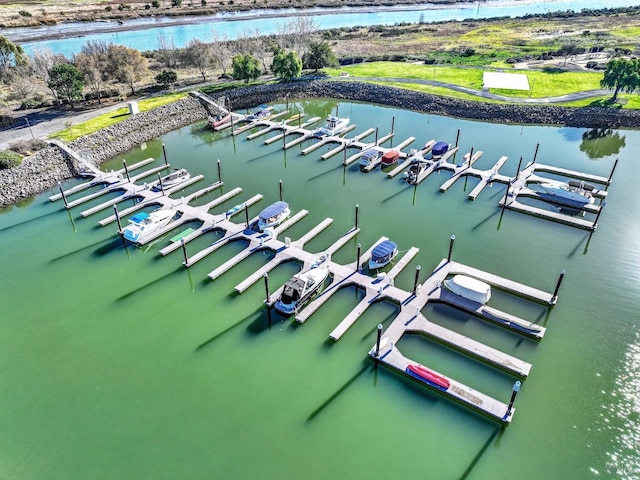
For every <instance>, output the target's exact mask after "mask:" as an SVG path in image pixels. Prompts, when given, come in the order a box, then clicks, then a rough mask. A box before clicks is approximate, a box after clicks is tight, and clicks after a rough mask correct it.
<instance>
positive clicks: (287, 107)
mask: <svg viewBox="0 0 640 480" xmlns="http://www.w3.org/2000/svg"><path fill="white" fill-rule="evenodd" d="M286 109H287V110H289V95H287V106H286Z"/></svg>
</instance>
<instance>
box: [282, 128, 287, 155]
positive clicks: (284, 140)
mask: <svg viewBox="0 0 640 480" xmlns="http://www.w3.org/2000/svg"><path fill="white" fill-rule="evenodd" d="M286 146H287V129H286V128H285V126H284V125H283V126H282V149H283V150H284V149H285V148H286Z"/></svg>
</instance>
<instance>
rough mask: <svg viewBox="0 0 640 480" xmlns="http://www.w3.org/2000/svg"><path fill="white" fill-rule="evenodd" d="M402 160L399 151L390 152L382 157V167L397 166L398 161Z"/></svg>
mask: <svg viewBox="0 0 640 480" xmlns="http://www.w3.org/2000/svg"><path fill="white" fill-rule="evenodd" d="M399 158H400V152H399V151H398V150H389V151H387V152H385V153H384V155H382V161H381V163H382V166H383V167H389V166H391V165H395V164H396V163H398V159H399Z"/></svg>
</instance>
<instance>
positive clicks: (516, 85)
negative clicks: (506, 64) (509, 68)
mask: <svg viewBox="0 0 640 480" xmlns="http://www.w3.org/2000/svg"><path fill="white" fill-rule="evenodd" d="M482 87H483V88H504V89H507V90H529V79H528V78H527V76H526V75H525V74H524V73H502V72H484V73H483V74H482Z"/></svg>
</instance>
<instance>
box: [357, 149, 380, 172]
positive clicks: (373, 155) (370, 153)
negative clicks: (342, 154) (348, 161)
mask: <svg viewBox="0 0 640 480" xmlns="http://www.w3.org/2000/svg"><path fill="white" fill-rule="evenodd" d="M378 158H380V152H379V151H378V150H376V149H375V148H369V149H367V150H365V151H364V152H362V153H361V154H360V160H359V161H358V164H359V165H360V169H364V168H367V167H368V166H369V165H371V164H372V163H373V162H375V161H376V160H378Z"/></svg>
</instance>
